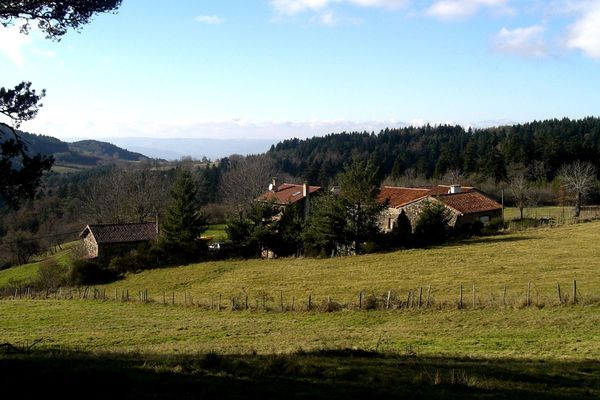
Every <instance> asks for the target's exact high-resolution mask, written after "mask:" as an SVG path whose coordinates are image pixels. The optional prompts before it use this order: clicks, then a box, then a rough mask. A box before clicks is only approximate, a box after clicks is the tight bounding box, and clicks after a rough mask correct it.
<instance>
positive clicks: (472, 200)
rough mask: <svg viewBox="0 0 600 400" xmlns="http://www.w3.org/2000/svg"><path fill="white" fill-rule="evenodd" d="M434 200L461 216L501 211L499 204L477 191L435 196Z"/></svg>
mask: <svg viewBox="0 0 600 400" xmlns="http://www.w3.org/2000/svg"><path fill="white" fill-rule="evenodd" d="M435 198H436V199H438V200H439V201H441V202H442V203H444V204H445V205H447V206H448V207H451V208H453V209H455V210H456V211H458V212H460V213H462V214H463V215H466V214H475V213H481V212H486V211H496V210H501V209H502V205H501V204H498V202H496V201H494V200H492V199H491V198H489V197H487V196H486V195H484V194H483V193H481V192H479V191H477V190H472V191H470V192H463V193H454V194H443V195H440V196H435Z"/></svg>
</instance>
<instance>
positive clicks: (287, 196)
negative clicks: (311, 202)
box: [256, 183, 321, 205]
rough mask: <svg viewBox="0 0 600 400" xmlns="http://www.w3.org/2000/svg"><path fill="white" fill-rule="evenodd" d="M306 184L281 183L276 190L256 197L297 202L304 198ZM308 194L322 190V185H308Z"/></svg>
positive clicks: (281, 201)
mask: <svg viewBox="0 0 600 400" xmlns="http://www.w3.org/2000/svg"><path fill="white" fill-rule="evenodd" d="M303 186H304V185H296V184H293V183H284V184H281V185H279V187H277V189H276V190H273V191H268V192H265V193H263V194H261V195H260V196H258V197H257V198H256V200H258V201H272V202H274V203H275V204H280V205H285V204H292V203H296V202H298V201H300V200H302V199H303V198H304V187H303ZM307 189H308V194H309V195H310V194H313V193H315V192H318V191H319V190H321V186H308V187H307Z"/></svg>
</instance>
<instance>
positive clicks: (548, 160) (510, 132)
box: [268, 117, 600, 186]
mask: <svg viewBox="0 0 600 400" xmlns="http://www.w3.org/2000/svg"><path fill="white" fill-rule="evenodd" d="M268 154H269V156H271V157H272V158H273V159H274V160H275V161H276V164H277V166H278V168H279V169H281V170H282V171H283V172H286V173H288V174H290V175H293V176H299V177H302V178H304V179H306V180H307V181H309V182H311V183H313V184H320V185H323V186H327V185H329V184H331V183H332V182H333V180H334V177H335V176H336V174H337V173H339V172H340V171H341V170H342V168H343V165H344V164H346V163H348V162H349V161H350V160H352V159H356V158H359V159H365V160H370V161H371V162H372V163H373V164H375V165H378V166H379V174H380V175H381V176H382V177H390V178H393V179H399V178H401V177H402V176H406V175H407V174H412V175H415V176H422V177H424V178H426V179H442V178H443V177H444V175H445V174H447V173H448V172H449V171H460V172H461V173H462V175H463V176H473V177H477V178H479V179H481V178H491V179H493V180H494V181H495V182H501V181H503V180H506V179H507V178H508V175H509V173H510V169H511V166H515V165H522V166H524V167H525V168H527V172H528V175H529V178H530V179H531V180H543V181H546V182H549V181H552V180H553V179H554V177H555V176H556V175H557V172H558V170H559V168H560V167H561V166H562V165H563V164H565V163H569V162H571V161H574V160H581V161H589V162H591V163H592V164H594V165H595V166H596V167H598V166H599V164H600V118H595V117H589V118H584V119H579V120H571V119H568V118H564V119H560V120H558V119H552V120H546V121H534V122H531V123H526V124H518V125H512V126H501V127H494V128H486V129H471V128H469V129H465V128H463V127H462V126H458V125H457V126H448V125H440V126H430V125H427V126H424V127H407V128H401V129H385V130H383V131H381V132H379V133H378V134H376V133H373V132H372V133H368V132H350V133H346V132H343V133H339V134H330V135H326V136H323V137H313V138H311V139H307V140H299V139H289V140H284V141H282V142H280V143H278V144H276V145H273V146H272V147H271V149H270V151H269V152H268Z"/></svg>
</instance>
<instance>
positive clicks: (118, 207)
mask: <svg viewBox="0 0 600 400" xmlns="http://www.w3.org/2000/svg"><path fill="white" fill-rule="evenodd" d="M169 188H170V183H169V181H168V179H167V177H166V176H163V175H162V174H161V173H160V172H159V171H152V170H150V169H149V168H139V169H127V170H126V169H119V168H115V169H113V170H112V171H111V172H109V173H108V174H107V175H105V176H103V177H100V178H98V179H95V180H94V181H92V182H90V184H89V186H88V189H87V191H86V195H85V198H84V199H82V201H83V204H82V212H81V213H82V215H84V216H85V217H86V218H87V221H90V222H95V223H123V222H132V221H137V222H144V221H148V220H150V219H152V218H154V216H155V215H156V214H157V213H159V212H160V210H162V209H164V208H165V206H166V204H167V202H168V201H169Z"/></svg>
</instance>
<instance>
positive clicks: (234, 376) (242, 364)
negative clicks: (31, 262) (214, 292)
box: [0, 350, 600, 400]
mask: <svg viewBox="0 0 600 400" xmlns="http://www.w3.org/2000/svg"><path fill="white" fill-rule="evenodd" d="M0 376H2V388H3V391H4V393H21V395H26V396H25V397H28V398H29V397H34V396H36V395H44V396H45V397H48V396H49V395H50V397H54V396H52V395H57V396H60V397H63V398H65V397H68V398H70V397H78V398H107V396H110V397H108V398H124V397H131V398H149V397H152V398H177V399H188V398H219V399H243V398H261V399H268V398H286V399H287V398H306V399H348V398H370V399H374V398H381V399H383V398H427V399H430V398H433V399H465V398H486V399H505V398H510V399H511V400H514V399H534V398H535V399H572V398H575V399H577V398H581V399H585V398H598V397H599V396H600V363H598V362H596V361H585V362H565V361H553V362H542V361H531V360H514V359H503V360H492V359H470V358H465V359H461V358H445V357H416V356H403V355H399V354H380V353H374V352H368V351H354V350H334V351H322V352H311V353H305V352H298V353H295V354H288V355H219V354H216V353H208V354H198V355H177V356H159V355H139V354H113V353H110V354H108V353H107V354H90V353H81V352H65V351H37V352H33V353H31V354H27V355H24V354H12V355H8V354H5V355H0Z"/></svg>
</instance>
